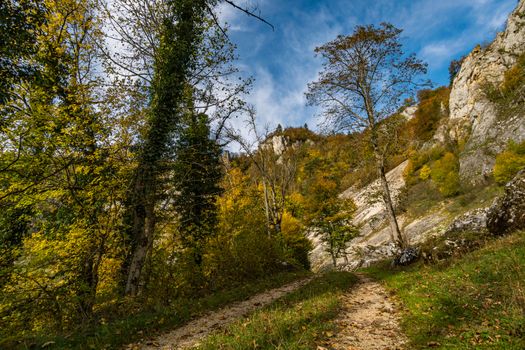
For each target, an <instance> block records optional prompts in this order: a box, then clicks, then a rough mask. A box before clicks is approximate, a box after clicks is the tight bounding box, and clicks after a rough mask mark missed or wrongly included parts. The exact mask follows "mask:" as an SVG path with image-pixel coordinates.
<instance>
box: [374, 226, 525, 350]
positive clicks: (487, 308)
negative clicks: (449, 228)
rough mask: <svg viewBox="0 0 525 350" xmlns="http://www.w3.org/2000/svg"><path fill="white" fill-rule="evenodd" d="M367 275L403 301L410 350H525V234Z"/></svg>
mask: <svg viewBox="0 0 525 350" xmlns="http://www.w3.org/2000/svg"><path fill="white" fill-rule="evenodd" d="M365 271H366V272H367V273H368V274H370V275H371V276H373V277H375V278H377V279H379V280H381V281H383V282H384V284H385V286H386V287H387V288H388V289H389V290H391V291H393V292H395V294H396V295H397V296H398V297H399V299H400V300H401V302H402V303H403V305H404V311H403V320H402V327H403V329H404V331H405V332H406V334H407V335H408V337H409V338H410V340H411V343H412V344H411V345H412V348H415V349H425V348H429V347H432V348H438V349H516V350H518V349H520V350H521V349H525V232H518V233H515V234H513V235H511V236H508V237H504V238H500V239H497V240H495V241H492V242H490V243H488V244H487V245H486V246H485V247H483V248H482V249H480V250H477V251H475V252H471V253H468V254H466V255H464V256H463V257H460V258H457V259H452V260H449V261H446V262H444V263H441V264H436V265H423V264H419V265H415V266H411V267H408V268H402V269H391V268H389V265H387V264H386V263H385V264H384V265H382V266H376V267H372V268H368V269H366V270H365Z"/></svg>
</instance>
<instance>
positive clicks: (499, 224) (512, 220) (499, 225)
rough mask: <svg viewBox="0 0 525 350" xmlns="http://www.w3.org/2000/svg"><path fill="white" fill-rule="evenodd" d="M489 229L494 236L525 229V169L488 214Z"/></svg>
mask: <svg viewBox="0 0 525 350" xmlns="http://www.w3.org/2000/svg"><path fill="white" fill-rule="evenodd" d="M487 228H488V230H489V232H490V233H491V234H493V235H504V234H508V233H512V232H513V231H516V230H522V229H525V169H524V170H522V171H520V172H519V173H518V175H516V176H515V177H514V179H513V180H512V181H510V182H509V183H508V184H507V185H505V194H504V195H503V196H501V197H500V198H498V199H497V200H496V202H495V203H494V204H493V205H492V206H491V207H490V209H489V211H488V213H487Z"/></svg>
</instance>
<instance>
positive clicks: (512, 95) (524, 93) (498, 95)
mask: <svg viewBox="0 0 525 350" xmlns="http://www.w3.org/2000/svg"><path fill="white" fill-rule="evenodd" d="M485 95H486V96H487V98H488V99H489V100H490V101H491V102H493V103H494V104H495V106H496V108H497V111H498V115H499V117H500V118H502V119H506V118H511V117H514V116H516V115H517V114H519V113H521V112H522V111H523V105H524V104H525V54H522V55H521V56H520V57H519V58H518V60H517V62H516V64H515V65H514V66H513V67H511V68H510V69H509V70H507V71H506V72H505V75H504V78H503V82H502V83H501V84H500V85H499V86H495V85H493V84H490V83H489V84H486V86H485Z"/></svg>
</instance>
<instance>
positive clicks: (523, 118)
mask: <svg viewBox="0 0 525 350" xmlns="http://www.w3.org/2000/svg"><path fill="white" fill-rule="evenodd" d="M524 52H525V0H521V1H520V2H519V4H518V6H517V8H516V9H515V10H514V12H513V13H512V14H511V16H510V17H509V19H508V21H507V26H506V29H505V31H504V32H502V33H499V34H498V36H497V37H496V39H495V40H494V42H493V43H492V44H490V45H489V46H488V47H487V48H484V49H483V48H481V47H479V46H478V47H476V48H475V49H474V50H473V51H472V52H471V53H470V54H469V55H468V56H467V57H466V58H465V60H464V61H463V64H462V66H461V70H460V71H459V73H458V75H457V76H456V78H455V79H454V82H453V85H452V90H451V94H450V118H449V121H448V123H447V125H446V130H447V131H448V136H449V137H450V138H451V139H452V140H456V141H466V144H465V151H464V153H463V154H462V155H461V157H460V164H461V165H460V175H461V177H462V179H463V180H466V181H468V182H470V183H482V182H483V181H484V179H485V178H486V177H487V176H488V175H490V173H491V172H492V168H493V166H494V159H495V155H496V154H497V153H500V152H501V151H502V150H503V148H504V147H505V145H506V144H507V142H508V140H509V139H513V140H515V141H518V142H520V141H522V140H524V139H525V113H524V112H522V113H521V114H520V115H516V116H514V117H513V118H510V119H507V120H498V114H497V111H496V107H495V106H494V105H492V103H491V102H490V101H489V100H488V99H487V98H486V96H485V93H484V88H485V86H487V84H492V85H499V84H500V83H501V82H502V81H503V78H504V73H505V72H506V71H507V70H508V69H509V68H511V67H512V66H513V65H514V64H515V63H516V59H517V57H518V56H519V55H521V54H522V53H524ZM437 136H438V138H441V139H443V130H440V132H439V133H438V134H437Z"/></svg>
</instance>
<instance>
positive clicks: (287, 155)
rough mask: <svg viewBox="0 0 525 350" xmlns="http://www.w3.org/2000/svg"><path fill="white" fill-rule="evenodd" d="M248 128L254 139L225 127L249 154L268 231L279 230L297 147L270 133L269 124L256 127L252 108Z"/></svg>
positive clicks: (291, 182) (295, 161)
mask: <svg viewBox="0 0 525 350" xmlns="http://www.w3.org/2000/svg"><path fill="white" fill-rule="evenodd" d="M247 128H248V130H250V132H251V133H252V134H253V138H254V140H253V142H250V141H249V140H247V139H246V138H243V137H242V136H241V133H240V132H238V131H236V130H234V129H232V128H228V132H229V135H228V136H229V138H230V139H232V140H234V141H236V142H237V143H238V144H239V145H240V147H241V149H242V150H243V151H244V152H245V153H246V154H247V155H248V157H250V159H251V161H252V164H253V165H254V168H255V170H256V172H257V175H258V177H259V179H260V181H261V185H262V189H263V200H264V209H265V214H266V222H267V232H268V235H272V234H280V233H281V224H282V219H283V214H284V210H285V205H286V201H287V199H288V197H289V195H290V194H291V193H292V190H293V186H294V184H295V177H296V175H297V163H298V158H299V149H297V147H296V146H294V145H289V144H286V142H287V140H286V138H285V137H284V136H282V134H279V133H277V134H276V135H273V136H272V134H271V133H270V132H269V128H268V127H266V128H260V127H257V124H256V120H255V117H254V112H253V111H252V112H251V113H250V118H249V119H248V120H247ZM275 137H282V139H281V141H282V144H280V145H279V146H277V145H274V143H273V141H274V138H275Z"/></svg>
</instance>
